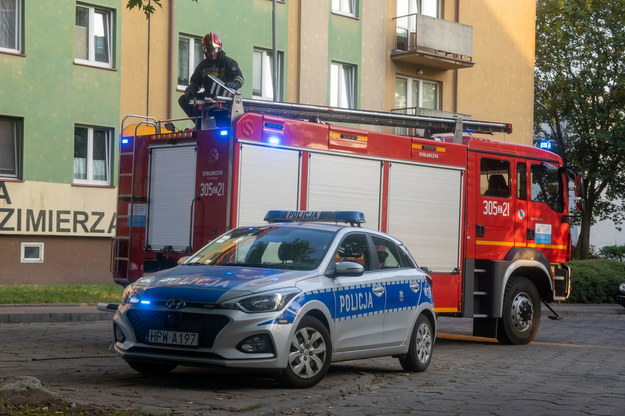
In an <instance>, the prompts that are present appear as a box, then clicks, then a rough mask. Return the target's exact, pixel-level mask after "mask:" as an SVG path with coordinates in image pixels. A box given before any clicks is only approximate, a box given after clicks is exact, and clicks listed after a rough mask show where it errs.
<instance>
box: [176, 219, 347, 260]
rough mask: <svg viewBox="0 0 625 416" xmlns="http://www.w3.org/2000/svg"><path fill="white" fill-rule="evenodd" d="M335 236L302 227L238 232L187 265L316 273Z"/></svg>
mask: <svg viewBox="0 0 625 416" xmlns="http://www.w3.org/2000/svg"><path fill="white" fill-rule="evenodd" d="M334 234H335V233H334V232H332V231H326V230H313V229H307V228H301V227H277V226H262V227H246V228H238V229H236V230H233V231H231V232H229V233H227V234H224V235H223V236H222V237H219V238H218V239H216V240H215V241H213V242H212V243H211V244H209V245H207V246H206V247H204V248H203V249H202V250H200V251H199V252H198V253H196V254H195V255H193V256H192V258H191V259H190V260H189V261H188V262H187V263H186V264H190V265H194V264H202V265H211V266H246V267H264V268H279V269H296V270H313V269H315V268H317V267H318V266H319V264H320V263H321V260H322V259H323V258H324V256H325V253H326V252H327V249H328V247H329V245H330V243H331V242H332V239H333V238H334Z"/></svg>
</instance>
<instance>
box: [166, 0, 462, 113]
mask: <svg viewBox="0 0 625 416" xmlns="http://www.w3.org/2000/svg"><path fill="white" fill-rule="evenodd" d="M172 1H173V0H172ZM456 23H460V0H456ZM454 113H455V114H458V69H457V68H456V69H454Z"/></svg>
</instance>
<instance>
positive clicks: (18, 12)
mask: <svg viewBox="0 0 625 416" xmlns="http://www.w3.org/2000/svg"><path fill="white" fill-rule="evenodd" d="M23 3H24V0H14V4H15V22H14V23H15V42H14V46H15V47H14V48H8V47H3V46H0V52H8V53H19V54H21V53H22V36H23V33H22V30H23V19H22V11H23V10H24V6H23ZM0 21H1V20H0ZM0 30H1V28H0Z"/></svg>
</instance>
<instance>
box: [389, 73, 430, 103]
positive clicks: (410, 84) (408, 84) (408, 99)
mask: <svg viewBox="0 0 625 416" xmlns="http://www.w3.org/2000/svg"><path fill="white" fill-rule="evenodd" d="M398 79H404V80H406V107H405V108H413V107H416V108H424V109H427V110H435V111H438V110H440V95H441V88H440V82H438V81H431V80H426V79H421V78H412V77H407V76H403V75H395V105H397V80H398ZM414 83H417V86H418V89H417V103H416V104H417V105H414V103H413V102H412V101H413V97H412V94H411V92H412V88H413V84H414ZM424 84H430V85H434V86H436V105H435V106H434V107H435V108H429V107H424V106H423V91H424V88H423V86H424ZM398 108H401V107H398Z"/></svg>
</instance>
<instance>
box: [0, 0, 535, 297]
mask: <svg viewBox="0 0 625 416" xmlns="http://www.w3.org/2000/svg"><path fill="white" fill-rule="evenodd" d="M126 3H127V1H126V0H92V1H86V2H83V1H79V2H77V1H70V0H57V1H55V2H49V1H46V0H1V1H0V4H1V5H2V8H1V10H0V13H1V14H0V77H1V79H2V88H0V253H2V268H0V285H2V284H17V283H25V284H29V283H96V282H97V283H108V282H110V281H111V274H110V271H109V268H110V251H111V237H112V236H113V235H114V230H115V225H116V216H115V210H116V205H115V204H116V202H115V197H116V188H115V185H116V179H115V175H116V172H117V164H116V160H117V158H118V148H119V145H118V141H119V135H120V130H121V129H122V127H125V126H126V125H128V124H130V123H134V122H136V121H137V120H140V119H141V117H142V116H151V117H154V118H156V119H159V120H165V119H174V120H175V121H174V123H175V124H176V126H177V127H178V128H184V127H189V126H191V122H190V121H188V120H178V119H180V118H182V117H184V113H183V112H182V110H181V109H180V108H179V106H178V103H177V101H178V97H179V96H180V95H181V94H182V92H183V91H184V89H185V88H186V86H187V85H188V82H189V78H190V75H191V73H192V72H193V70H194V68H195V66H196V65H197V63H199V61H200V60H201V59H202V58H203V57H202V52H201V48H200V42H201V39H202V37H203V36H204V35H205V34H206V33H208V32H214V33H217V34H218V35H219V36H220V37H221V39H222V41H223V48H224V50H225V51H226V53H227V54H228V56H230V57H232V58H234V59H236V60H237V62H238V63H239V66H240V67H241V69H242V71H243V75H244V77H245V80H246V81H245V84H244V85H243V87H242V88H241V90H240V92H241V93H242V94H243V96H244V97H246V98H262V99H273V98H274V96H275V97H277V98H278V99H279V100H282V101H289V102H299V103H306V104H316V105H323V106H337V107H346V108H360V109H368V110H376V111H395V112H398V113H407V114H426V115H441V116H455V115H461V116H463V117H470V118H472V119H475V120H486V121H497V122H506V123H512V125H513V129H514V133H513V134H512V135H504V134H502V133H498V134H495V135H494V136H492V137H491V138H494V139H496V140H505V141H512V142H517V143H524V144H531V143H532V121H533V72H534V66H533V62H534V22H535V4H533V3H531V2H519V1H517V0H472V1H470V2H469V1H466V0H465V1H463V0H315V1H311V0H306V1H305V0H285V1H276V2H275V16H276V19H275V24H276V39H277V42H276V50H277V56H278V59H277V62H278V65H277V67H276V68H274V64H273V62H274V60H273V18H272V16H273V7H274V2H273V1H271V0H229V1H227V2H225V1H219V0H198V1H197V2H195V1H190V0H169V1H167V2H163V4H162V8H159V7H156V12H155V14H154V15H153V16H152V17H151V18H150V19H146V17H145V16H144V14H143V13H141V12H140V11H138V10H136V9H135V10H127V9H126ZM51 17H54V19H51ZM51 21H54V24H50V22H51ZM274 70H277V79H278V82H277V85H276V86H275V87H276V88H274V77H273V73H274ZM128 115H131V117H127V116H128ZM397 133H401V134H411V133H423V132H408V131H397Z"/></svg>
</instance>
